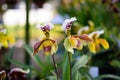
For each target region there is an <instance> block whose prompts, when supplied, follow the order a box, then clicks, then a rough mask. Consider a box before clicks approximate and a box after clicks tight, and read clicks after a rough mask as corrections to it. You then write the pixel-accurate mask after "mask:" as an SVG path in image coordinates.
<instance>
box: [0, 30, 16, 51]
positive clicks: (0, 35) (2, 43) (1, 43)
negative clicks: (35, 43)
mask: <svg viewBox="0 0 120 80" xmlns="http://www.w3.org/2000/svg"><path fill="white" fill-rule="evenodd" d="M9 43H10V44H14V43H15V40H14V38H13V37H11V36H8V35H6V29H2V30H0V49H1V47H5V48H7V47H8V45H9Z"/></svg>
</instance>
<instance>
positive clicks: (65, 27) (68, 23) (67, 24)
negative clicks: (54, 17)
mask: <svg viewBox="0 0 120 80" xmlns="http://www.w3.org/2000/svg"><path fill="white" fill-rule="evenodd" d="M76 20H77V19H76V18H75V17H73V18H71V19H66V20H65V21H64V22H63V25H62V29H63V30H65V33H66V34H68V33H67V31H68V30H70V29H71V26H72V23H73V22H74V21H76Z"/></svg>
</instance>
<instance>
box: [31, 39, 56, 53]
mask: <svg viewBox="0 0 120 80" xmlns="http://www.w3.org/2000/svg"><path fill="white" fill-rule="evenodd" d="M38 50H43V51H44V54H45V55H50V54H54V53H56V51H57V43H56V41H55V40H53V39H43V40H42V41H39V42H37V43H36V44H35V45H34V53H33V55H34V54H36V53H37V52H38Z"/></svg>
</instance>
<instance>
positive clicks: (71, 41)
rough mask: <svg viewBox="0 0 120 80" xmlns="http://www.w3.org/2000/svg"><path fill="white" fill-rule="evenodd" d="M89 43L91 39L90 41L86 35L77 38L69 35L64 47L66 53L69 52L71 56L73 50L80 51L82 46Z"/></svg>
mask: <svg viewBox="0 0 120 80" xmlns="http://www.w3.org/2000/svg"><path fill="white" fill-rule="evenodd" d="M91 41H92V39H90V38H89V36H88V35H86V34H83V35H79V36H78V35H71V36H68V37H67V38H66V39H65V41H64V46H65V49H66V50H67V51H68V52H71V53H72V54H74V50H73V49H77V50H82V48H83V45H85V44H87V43H89V42H91Z"/></svg>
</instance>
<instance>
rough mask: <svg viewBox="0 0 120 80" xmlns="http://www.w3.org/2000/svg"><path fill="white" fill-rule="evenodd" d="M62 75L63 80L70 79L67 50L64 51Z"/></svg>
mask: <svg viewBox="0 0 120 80" xmlns="http://www.w3.org/2000/svg"><path fill="white" fill-rule="evenodd" d="M62 75H63V80H70V67H69V61H68V55H67V52H65V53H64V58H63V69H62Z"/></svg>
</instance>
